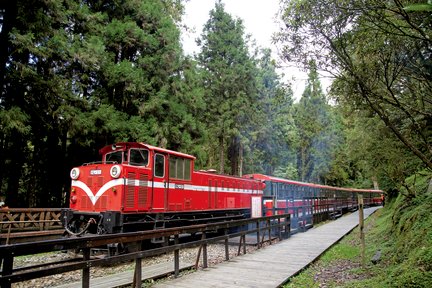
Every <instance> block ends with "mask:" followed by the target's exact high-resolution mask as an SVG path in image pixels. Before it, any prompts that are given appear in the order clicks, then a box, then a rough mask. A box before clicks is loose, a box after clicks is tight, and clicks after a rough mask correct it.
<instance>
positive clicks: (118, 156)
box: [105, 151, 123, 164]
mask: <svg viewBox="0 0 432 288" xmlns="http://www.w3.org/2000/svg"><path fill="white" fill-rule="evenodd" d="M105 162H114V163H118V164H121V163H122V162H123V151H115V152H111V153H108V154H106V156H105Z"/></svg>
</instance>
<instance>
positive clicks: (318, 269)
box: [284, 190, 432, 288]
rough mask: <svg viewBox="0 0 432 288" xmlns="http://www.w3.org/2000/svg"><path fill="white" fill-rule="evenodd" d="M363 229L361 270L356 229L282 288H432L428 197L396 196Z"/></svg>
mask: <svg viewBox="0 0 432 288" xmlns="http://www.w3.org/2000/svg"><path fill="white" fill-rule="evenodd" d="M423 191H425V190H423ZM365 230H366V267H365V268H362V267H361V265H360V263H361V259H360V240H359V231H358V228H356V229H354V230H353V232H351V233H350V234H349V235H347V236H346V237H344V238H343V239H342V240H341V242H340V243H338V244H337V245H335V246H334V247H332V248H331V249H329V250H328V251H327V252H326V253H324V254H323V255H322V256H321V257H320V258H319V260H318V261H316V262H315V263H313V264H312V265H310V266H309V268H307V269H306V270H304V271H303V272H301V273H300V274H299V275H297V276H296V277H294V278H293V279H291V280H290V282H289V283H288V284H286V285H285V286H284V287H287V288H288V287H383V288H387V287H412V288H417V287H419V288H420V287H432V193H426V192H423V193H418V194H417V195H416V197H414V198H407V197H405V196H403V195H400V196H399V197H398V198H397V199H395V200H393V201H391V202H390V203H387V204H386V207H385V208H383V209H380V210H378V211H377V212H376V213H375V214H374V215H372V216H370V217H369V218H368V219H367V221H366V224H365ZM378 250H380V251H381V259H380V261H379V262H378V263H377V264H376V265H374V264H372V262H371V259H372V257H373V256H374V254H375V253H376V252H377V251H378ZM347 263H348V264H347ZM338 269H339V270H343V269H345V271H343V272H344V273H337V272H338ZM329 272H331V273H329ZM323 275H324V276H323Z"/></svg>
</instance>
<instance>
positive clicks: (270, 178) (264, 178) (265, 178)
mask: <svg viewBox="0 0 432 288" xmlns="http://www.w3.org/2000/svg"><path fill="white" fill-rule="evenodd" d="M244 177H246V178H253V179H258V180H261V181H273V182H280V183H286V184H294V185H299V186H306V187H312V188H320V189H330V190H338V191H348V192H360V193H362V192H363V193H365V192H376V193H383V191H382V190H376V189H357V188H343V187H333V186H328V185H321V184H314V183H306V182H300V181H294V180H288V179H284V178H279V177H274V176H268V175H264V174H249V175H244Z"/></svg>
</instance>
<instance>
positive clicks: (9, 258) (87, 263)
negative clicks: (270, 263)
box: [0, 214, 290, 288]
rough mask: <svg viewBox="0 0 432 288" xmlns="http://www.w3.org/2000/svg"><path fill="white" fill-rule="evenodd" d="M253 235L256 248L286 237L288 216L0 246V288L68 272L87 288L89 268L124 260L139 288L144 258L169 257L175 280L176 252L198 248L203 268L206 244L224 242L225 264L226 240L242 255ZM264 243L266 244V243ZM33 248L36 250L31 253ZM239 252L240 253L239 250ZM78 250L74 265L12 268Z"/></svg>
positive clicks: (177, 265)
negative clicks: (99, 252) (98, 251)
mask: <svg viewBox="0 0 432 288" xmlns="http://www.w3.org/2000/svg"><path fill="white" fill-rule="evenodd" d="M235 227H238V228H239V229H238V230H240V231H239V232H234V233H230V231H232V230H233V228H235ZM215 231H221V232H222V235H221V236H216V237H212V238H209V235H211V234H212V233H214V232H215ZM197 233H198V234H201V235H202V237H201V240H197V241H194V242H188V243H179V241H178V240H179V235H183V234H195V235H196V234H197ZM251 233H254V234H255V235H256V239H257V245H258V248H260V247H261V245H262V242H263V241H264V240H265V239H267V236H268V239H270V240H271V239H272V237H273V238H274V237H278V238H279V239H283V238H286V237H289V235H290V214H283V215H274V216H269V217H261V218H253V219H245V220H235V221H226V222H218V223H211V224H200V225H191V226H185V227H178V228H168V229H160V230H152V231H142V232H133V233H122V234H111V235H109V234H108V235H100V236H89V237H87V236H86V237H77V238H69V239H58V240H49V241H40V242H37V243H25V244H13V245H0V263H2V265H1V266H2V267H1V268H2V269H1V276H0V286H1V287H5V288H8V287H11V285H12V283H16V282H22V281H26V280H31V279H35V278H39V277H44V276H49V275H55V274H59V273H63V272H68V271H76V270H82V277H83V278H82V287H89V283H90V282H89V281H90V267H94V266H103V265H107V264H113V263H119V262H123V261H128V260H134V261H135V273H134V281H133V283H134V287H141V284H142V283H141V260H142V259H143V258H145V257H149V256H154V255H159V254H162V253H173V257H174V271H175V275H176V276H177V275H178V273H179V266H180V265H179V261H180V258H179V251H180V249H184V248H190V247H199V249H200V250H199V251H200V253H198V257H197V263H198V262H199V259H200V258H201V256H200V255H202V264H203V267H207V261H208V260H207V244H209V243H215V242H220V241H224V243H225V259H226V260H229V254H228V253H227V251H228V245H229V244H228V239H230V238H234V237H239V239H240V240H239V252H238V253H240V252H241V250H243V253H246V249H245V245H246V241H245V240H246V238H245V237H246V235H247V234H251ZM160 237H173V238H174V240H175V241H174V242H175V244H174V245H170V246H167V247H162V248H157V249H152V250H143V251H137V252H132V253H127V254H121V255H115V256H110V257H105V258H102V259H91V258H90V249H92V248H95V247H101V246H105V247H106V246H107V245H110V244H113V243H123V244H125V243H126V244H127V243H137V242H140V241H143V240H148V239H153V238H160ZM266 241H267V240H266ZM34 247H38V248H37V249H34ZM241 248H243V249H241ZM69 249H72V250H75V251H78V250H81V251H82V254H83V258H81V259H77V260H76V261H75V262H65V261H61V262H52V263H45V264H43V265H41V264H38V265H36V266H34V267H25V268H17V269H15V268H14V265H13V262H14V257H18V256H23V255H34V254H37V253H44V252H52V251H61V250H69Z"/></svg>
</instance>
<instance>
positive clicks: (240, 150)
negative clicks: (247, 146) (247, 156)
mask: <svg viewBox="0 0 432 288" xmlns="http://www.w3.org/2000/svg"><path fill="white" fill-rule="evenodd" d="M238 175H239V176H240V177H242V176H243V144H242V143H241V142H240V145H239V169H238Z"/></svg>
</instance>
